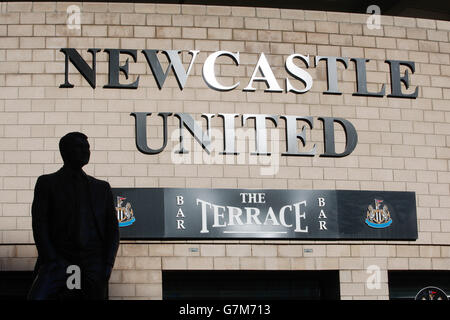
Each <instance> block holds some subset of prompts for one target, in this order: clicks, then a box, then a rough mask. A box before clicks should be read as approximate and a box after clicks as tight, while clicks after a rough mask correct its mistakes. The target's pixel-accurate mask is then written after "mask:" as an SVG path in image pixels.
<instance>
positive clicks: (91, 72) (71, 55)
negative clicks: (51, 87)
mask: <svg viewBox="0 0 450 320" xmlns="http://www.w3.org/2000/svg"><path fill="white" fill-rule="evenodd" d="M59 51H61V52H62V53H64V55H65V56H66V58H65V67H64V72H65V78H64V83H63V84H61V85H60V86H59V87H60V88H73V84H71V83H70V82H69V60H70V62H72V64H73V65H74V66H75V68H77V70H78V71H79V72H80V74H81V75H82V76H83V78H84V79H86V81H87V82H88V83H89V85H90V86H91V87H92V89H95V78H96V70H95V69H96V68H95V67H96V55H97V52H98V51H100V49H89V50H88V52H90V53H91V54H92V67H89V65H88V64H87V62H86V60H84V59H83V58H82V57H81V55H80V54H79V53H78V51H77V50H76V49H72V48H62V49H61V50H59Z"/></svg>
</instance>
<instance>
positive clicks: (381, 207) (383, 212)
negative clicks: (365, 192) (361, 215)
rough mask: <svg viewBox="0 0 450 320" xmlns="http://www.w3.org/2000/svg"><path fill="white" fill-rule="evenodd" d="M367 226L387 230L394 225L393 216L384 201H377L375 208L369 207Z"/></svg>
mask: <svg viewBox="0 0 450 320" xmlns="http://www.w3.org/2000/svg"><path fill="white" fill-rule="evenodd" d="M366 224H367V225H368V226H369V227H372V228H378V229H379V228H386V227H389V226H390V225H391V224H392V219H391V214H390V212H389V209H388V207H387V205H385V204H383V200H378V199H375V208H374V207H372V205H369V207H368V209H367V218H366Z"/></svg>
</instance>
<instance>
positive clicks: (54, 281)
mask: <svg viewBox="0 0 450 320" xmlns="http://www.w3.org/2000/svg"><path fill="white" fill-rule="evenodd" d="M59 149H60V152H61V156H62V159H63V160H64V166H63V167H62V168H61V169H60V170H58V171H57V172H54V173H52V174H47V175H42V176H40V177H39V178H38V179H37V182H36V186H35V189H34V199H33V204H32V208H31V215H32V224H33V236H34V240H35V243H36V247H37V250H38V259H37V262H36V266H35V275H36V276H35V280H34V282H33V285H32V287H31V289H30V292H29V294H28V298H29V299H33V300H42V299H75V298H76V299H106V298H107V287H108V281H109V277H110V275H111V271H112V268H113V266H114V261H115V258H116V254H117V249H118V247H119V226H118V221H117V218H116V213H115V208H114V202H113V195H112V192H111V187H110V185H109V183H108V182H106V181H102V180H97V179H95V178H93V177H91V176H88V175H87V174H86V173H84V171H83V170H82V167H83V166H84V165H86V164H87V163H88V162H89V157H90V150H89V142H88V140H87V137H86V136H85V135H84V134H82V133H80V132H71V133H68V134H67V135H65V136H64V137H62V138H61V140H60V141H59ZM69 266H76V267H78V268H79V269H78V270H79V271H81V272H78V275H81V277H79V278H80V281H78V285H77V278H76V277H77V271H76V269H74V268H73V267H71V268H68V267H69ZM69 277H70V279H69ZM74 287H75V288H74Z"/></svg>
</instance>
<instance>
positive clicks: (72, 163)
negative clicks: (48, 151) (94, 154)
mask: <svg viewBox="0 0 450 320" xmlns="http://www.w3.org/2000/svg"><path fill="white" fill-rule="evenodd" d="M59 151H60V152H61V157H62V159H63V161H64V165H67V166H69V167H71V168H72V169H81V168H82V167H83V166H85V165H86V164H88V162H89V157H90V156H91V151H90V150H89V142H88V137H87V136H86V135H85V134H83V133H81V132H70V133H68V134H66V135H65V136H64V137H62V138H61V140H59Z"/></svg>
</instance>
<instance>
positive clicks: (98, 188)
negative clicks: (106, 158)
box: [31, 168, 119, 271]
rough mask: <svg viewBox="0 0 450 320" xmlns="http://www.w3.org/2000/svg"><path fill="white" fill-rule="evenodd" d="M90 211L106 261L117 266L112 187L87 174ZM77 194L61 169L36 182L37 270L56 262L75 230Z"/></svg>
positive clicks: (116, 225) (117, 237)
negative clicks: (69, 236) (70, 231)
mask: <svg viewBox="0 0 450 320" xmlns="http://www.w3.org/2000/svg"><path fill="white" fill-rule="evenodd" d="M82 174H83V175H85V176H86V178H87V181H88V194H89V195H90V199H88V201H90V204H91V208H92V210H91V212H92V214H93V215H94V217H95V223H96V227H97V228H98V231H99V234H100V237H101V240H102V242H103V246H104V248H105V249H104V250H105V251H104V258H105V262H106V264H107V265H109V266H111V267H112V266H113V265H114V261H115V258H116V254H117V250H118V247H119V226H118V221H117V217H116V211H115V208H114V200H113V195H112V191H111V187H110V185H109V183H108V182H106V181H102V180H98V179H95V178H93V177H91V176H88V175H86V174H85V173H84V172H82ZM74 196H75V195H74V192H73V189H72V186H70V185H69V183H68V179H67V172H66V170H64V168H61V169H60V170H58V171H57V172H55V173H52V174H47V175H42V176H40V177H39V178H38V179H37V182H36V186H35V189H34V199H33V204H32V208H31V215H32V225H33V236H34V240H35V243H36V247H37V250H38V260H37V262H36V267H35V271H37V270H38V269H39V266H40V265H41V264H43V263H46V262H51V261H57V260H58V259H60V258H61V256H60V252H61V251H63V250H64V248H63V245H64V243H65V242H67V240H66V237H67V234H69V230H70V228H71V227H73V226H72V225H71V223H70V221H71V217H72V214H79V213H74V212H73V211H74V210H75V209H74V208H75V207H76V206H75V201H76V199H74Z"/></svg>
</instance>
